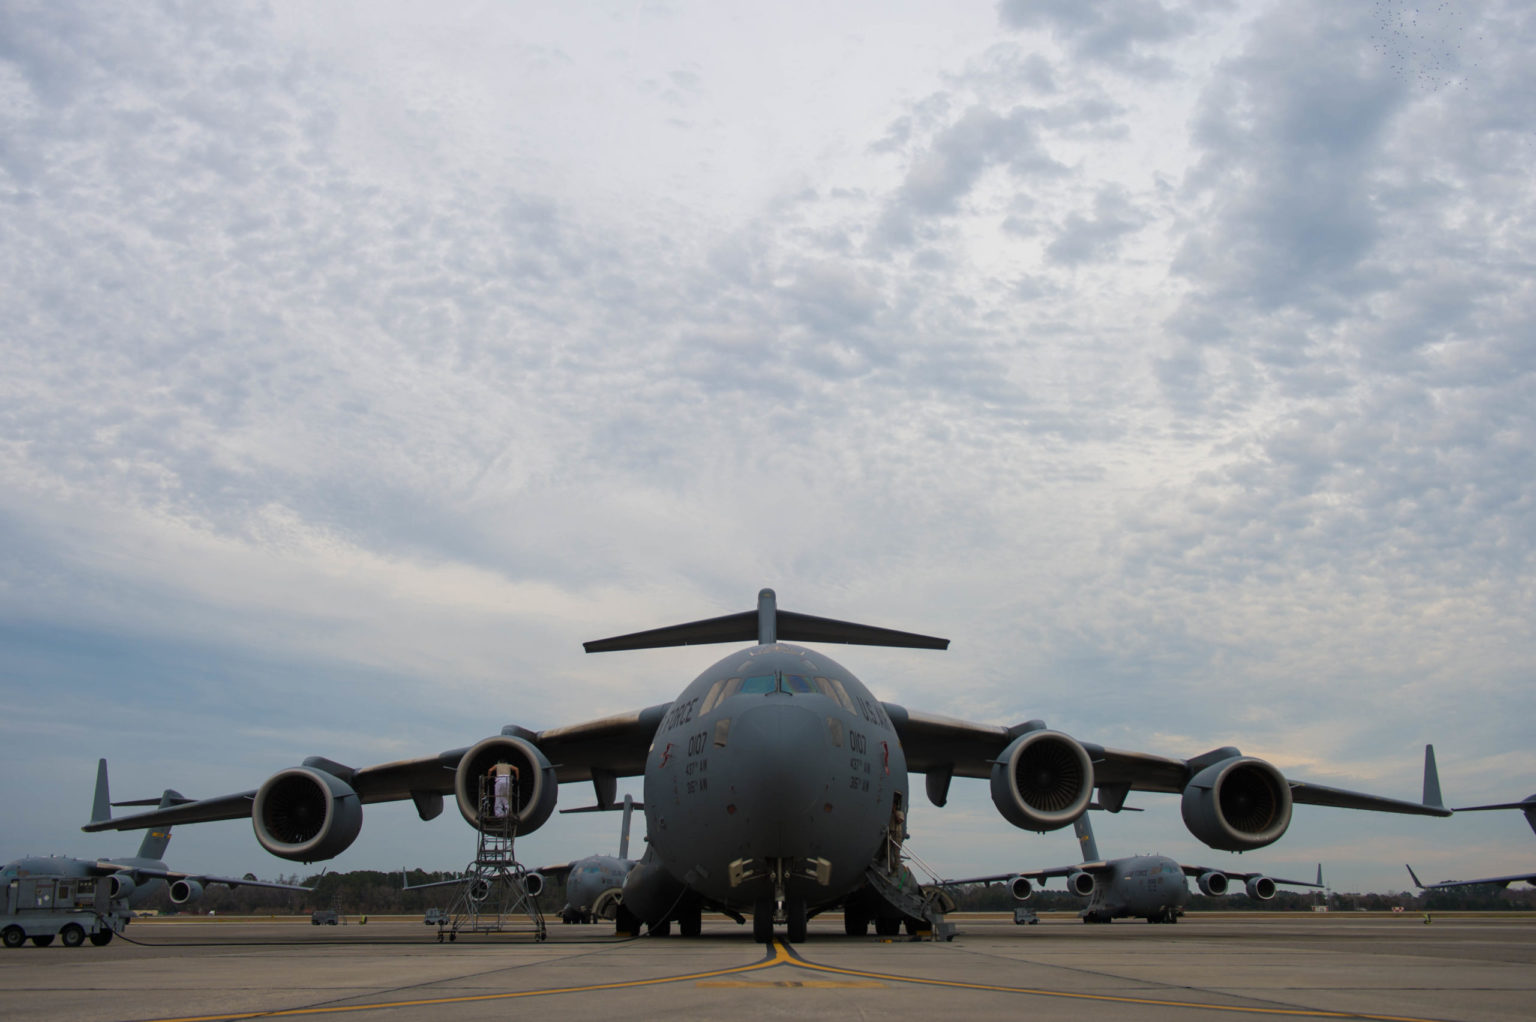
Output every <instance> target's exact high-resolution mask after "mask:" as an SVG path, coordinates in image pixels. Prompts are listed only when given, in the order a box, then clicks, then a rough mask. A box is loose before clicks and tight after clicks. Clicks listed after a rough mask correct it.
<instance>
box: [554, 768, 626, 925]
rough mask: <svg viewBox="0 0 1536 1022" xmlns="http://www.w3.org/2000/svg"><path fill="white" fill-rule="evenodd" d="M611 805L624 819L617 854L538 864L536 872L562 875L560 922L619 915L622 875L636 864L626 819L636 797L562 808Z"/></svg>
mask: <svg viewBox="0 0 1536 1022" xmlns="http://www.w3.org/2000/svg"><path fill="white" fill-rule="evenodd" d="M642 808H643V807H642ZM612 809H618V810H620V811H621V812H623V814H624V822H623V823H622V824H621V825H620V828H619V854H618V855H616V856H615V855H588V856H586V857H585V858H581V859H577V860H576V861H574V862H568V863H562V864H560V865H555V866H540V867H539V868H538V872H539V873H540V874H542V875H544V876H554V877H562V876H563V877H564V878H565V904H564V905H563V906H561V908H560V919H561V921H563V922H567V923H591V922H596V921H597V920H599V919H613V918H615V917H617V915H618V912H619V905H620V904H621V903H622V902H623V900H624V878H625V877H627V876H629V871H630V870H631V869H634V867H635V860H634V859H631V858H630V857H629V823H630V819H631V817H632V815H633V813H634V810H635V800H634V799H633V798H632V797H630V796H629V795H625V796H624V802H623V804H622V805H621V806H591V807H588V808H584V809H567V810H563V811H564V812H570V813H585V812H597V811H607V810H612Z"/></svg>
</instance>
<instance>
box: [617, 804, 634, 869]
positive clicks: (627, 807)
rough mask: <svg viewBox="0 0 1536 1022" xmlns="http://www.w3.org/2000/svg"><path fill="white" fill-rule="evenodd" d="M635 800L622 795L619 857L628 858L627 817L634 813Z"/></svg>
mask: <svg viewBox="0 0 1536 1022" xmlns="http://www.w3.org/2000/svg"><path fill="white" fill-rule="evenodd" d="M634 812H635V800H634V799H633V798H632V797H630V796H629V795H625V796H624V824H623V826H622V827H620V828H619V858H621V859H627V858H629V818H630V817H631V816H632V815H634Z"/></svg>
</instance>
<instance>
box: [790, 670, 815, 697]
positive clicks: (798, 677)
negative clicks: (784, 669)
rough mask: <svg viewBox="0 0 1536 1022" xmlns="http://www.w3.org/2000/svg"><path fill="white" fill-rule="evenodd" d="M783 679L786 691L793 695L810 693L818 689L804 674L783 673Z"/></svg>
mask: <svg viewBox="0 0 1536 1022" xmlns="http://www.w3.org/2000/svg"><path fill="white" fill-rule="evenodd" d="M783 680H784V691H785V692H788V693H790V694H791V695H810V694H811V693H812V692H814V691H816V689H815V686H813V685H812V684H811V679H810V678H807V677H806V676H805V675H803V674H786V675H783Z"/></svg>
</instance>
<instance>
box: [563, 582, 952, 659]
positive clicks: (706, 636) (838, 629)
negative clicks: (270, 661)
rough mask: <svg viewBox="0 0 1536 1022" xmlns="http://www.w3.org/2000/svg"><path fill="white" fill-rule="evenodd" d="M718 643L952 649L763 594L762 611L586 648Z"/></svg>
mask: <svg viewBox="0 0 1536 1022" xmlns="http://www.w3.org/2000/svg"><path fill="white" fill-rule="evenodd" d="M716 642H758V643H771V642H837V643H844V644H848V645H856V646H898V647H903V648H906V649H948V648H949V640H948V639H940V638H937V637H935V636H932V635H918V634H917V633H915V632H902V631H897V630H896V629H893V628H878V627H875V626H874V625H861V624H857V623H855V622H852V621H838V620H835V619H833V618H829V617H815V616H813V615H811V614H797V613H795V612H793V611H788V610H779V609H778V608H777V605H776V602H775V598H774V594H773V590H771V589H764V590H763V591H762V592H761V593H759V594H758V609H757V610H749V611H743V612H742V613H740V614H727V615H725V616H724V617H712V618H706V619H705V620H702V621H689V622H687V623H685V624H680V625H667V626H665V627H662V628H652V629H649V630H647V631H643V632H631V633H630V634H628V635H617V636H614V637H613V638H610V639H594V640H593V641H591V642H584V643H582V648H583V649H584V650H586V651H587V652H588V653H613V652H619V651H621V650H631V649H659V648H661V647H664V646H694V645H708V644H710V643H716Z"/></svg>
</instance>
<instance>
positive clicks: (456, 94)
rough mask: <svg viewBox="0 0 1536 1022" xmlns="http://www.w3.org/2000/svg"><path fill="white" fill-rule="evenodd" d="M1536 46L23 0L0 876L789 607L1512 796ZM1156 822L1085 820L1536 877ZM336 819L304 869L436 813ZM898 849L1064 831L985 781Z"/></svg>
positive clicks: (991, 682)
mask: <svg viewBox="0 0 1536 1022" xmlns="http://www.w3.org/2000/svg"><path fill="white" fill-rule="evenodd" d="M1533 52H1536V8H1532V7H1531V6H1530V5H1529V4H1528V3H1522V2H1514V0H1510V2H1507V3H1506V2H1486V3H1458V2H1446V3H1441V4H1438V5H1427V6H1424V7H1414V6H1413V5H1412V4H1410V3H1404V2H1387V0H1376V2H1373V3H1364V2H1360V3H1348V4H1341V3H1334V2H1325V0H1288V2H1285V3H1278V2H1267V3H1245V2H1236V0H1230V2H1229V0H1192V2H1188V3H1175V2H1172V0H1121V2H1118V3H1098V4H1081V3H1077V2H1067V0H1040V2H1033V3H1031V2H1024V0H1004V2H1002V3H993V2H985V3H983V2H974V3H957V2H954V0H948V2H942V3H940V2H932V3H929V2H919V0H909V2H899V0H898V2H892V0H881V2H878V3H874V2H868V3H853V2H850V3H838V4H827V3H815V4H810V3H794V2H790V3H780V4H773V5H768V6H756V7H747V6H746V5H732V4H720V3H688V2H677V3H656V2H650V0H646V2H626V3H601V2H592V3H582V4H568V3H524V4H518V3H490V2H487V3H473V4H471V3H461V4H433V5H427V6H423V5H419V4H409V3H388V2H381V0H367V2H356V3H342V2H337V3H326V4H313V3H298V2H287V0H275V2H269V3H264V4H240V3H228V4H216V5H210V4H202V3H178V2H166V3H158V4H148V3H144V4H104V3H103V4H94V3H72V2H61V0H46V2H44V0H39V2H35V3H34V2H26V0H0V279H3V281H4V283H3V285H0V360H3V367H0V697H3V701H4V713H3V715H0V749H3V751H0V763H3V768H4V771H3V777H4V783H3V785H0V819H3V820H4V821H5V823H4V828H3V830H0V861H4V860H6V859H9V858H12V857H15V856H18V855H21V854H23V853H67V854H76V855H97V854H123V853H124V852H126V851H128V850H131V848H132V847H134V846H135V845H136V841H137V836H136V835H130V834H108V835H85V834H81V833H80V832H79V830H78V827H79V825H80V824H81V823H83V822H85V819H86V817H87V816H88V810H89V800H90V795H91V785H92V781H93V777H94V770H95V761H96V758H97V757H98V756H106V757H107V758H108V759H109V761H110V763H111V765H112V777H113V791H114V794H115V795H116V796H117V797H120V798H138V797H145V796H147V795H153V794H157V793H158V792H159V791H160V790H161V789H162V788H164V787H166V786H174V787H176V788H178V789H180V790H181V791H183V792H185V793H186V794H188V795H193V796H208V795H214V794H220V793H224V792H228V791H236V790H242V789H245V788H250V787H255V786H256V785H257V784H259V783H260V782H261V781H262V780H263V779H264V778H265V777H267V776H268V775H270V774H271V773H273V772H275V771H276V770H278V769H281V768H283V767H287V766H291V765H294V764H296V763H297V762H298V761H299V760H301V759H302V758H303V757H305V756H307V755H313V754H320V755H325V756H328V757H330V758H332V759H336V760H339V761H342V762H344V763H349V764H352V765H355V766H362V765H367V764H372V763H380V762H385V761H388V760H391V759H395V758H399V757H405V756H415V755H423V754H430V753H435V752H438V751H440V750H443V749H448V748H454V747H458V746H463V745H467V744H470V743H471V742H473V741H476V740H478V739H479V738H482V737H484V736H486V735H489V734H492V733H495V732H496V731H498V730H499V729H500V728H501V726H502V725H503V724H507V723H518V724H521V725H524V726H528V727H533V728H541V727H549V726H555V725H562V724H570V723H575V722H577V721H581V720H585V719H589V718H592V717H596V716H601V715H605V714H608V713H612V712H618V711H622V710H626V709H633V708H638V707H641V706H647V705H651V704H654V703H658V702H664V701H666V700H668V699H670V698H672V697H673V696H674V695H676V694H677V692H678V691H679V690H680V689H681V688H682V687H683V685H684V684H685V683H686V682H688V681H689V680H691V679H692V677H693V676H694V675H695V674H697V673H698V672H699V671H700V670H702V669H703V668H704V667H705V666H707V665H708V664H710V663H711V662H713V660H715V659H716V658H717V657H719V656H722V655H724V653H725V652H726V650H725V649H724V648H716V649H711V648H704V649H699V648H694V649H689V650H667V651H648V652H639V653H624V654H602V655H596V656H587V655H585V654H583V653H582V652H581V647H580V643H581V641H582V640H585V639H593V638H598V637H602V636H606V635H612V634H618V633H621V632H627V631H633V630H636V629H640V628H647V627H653V626H658V625H663V624H670V623H674V622H678V621H686V620H693V619H697V618H702V617H710V616H714V615H717V614H725V613H731V612H735V611H741V610H747V609H750V608H752V607H753V606H754V601H755V595H756V592H757V590H758V589H759V588H760V587H762V586H772V587H774V588H775V589H776V590H777V591H778V594H779V600H780V605H781V606H783V607H785V608H787V609H790V610H797V611H802V612H805V613H811V614H818V615H824V616H830V617H837V618H843V619H850V620H857V621H863V622H867V623H871V624H877V625H883V626H888V627H894V628H902V629H910V630H915V631H922V632H927V633H931V634H938V635H944V636H947V637H949V638H950V639H951V640H952V646H951V649H950V650H949V651H948V652H944V653H936V652H915V651H899V650H884V649H869V648H862V647H833V648H830V649H829V650H828V652H830V653H831V654H832V655H833V656H834V657H835V658H836V659H837V660H838V661H839V662H841V663H842V664H843V665H845V666H846V667H847V668H849V669H850V670H852V671H853V672H854V673H855V674H857V675H858V676H860V677H861V678H862V679H863V680H864V681H865V682H866V684H868V685H869V686H870V687H871V688H872V689H873V690H874V691H875V692H876V694H877V695H879V696H880V697H882V698H884V699H887V700H891V701H895V702H900V703H902V704H905V705H907V706H910V707H913V708H918V709H923V710H928V711H933V712H939V713H945V714H949V715H953V716H958V717H963V718H967V719H972V720H980V721H985V722H989V723H998V724H1010V723H1014V722H1018V721H1022V720H1026V719H1029V718H1033V717H1040V718H1044V719H1045V720H1047V721H1048V722H1050V723H1051V724H1052V725H1053V726H1056V727H1059V728H1061V729H1063V730H1065V731H1067V732H1069V733H1071V734H1074V735H1076V736H1078V737H1081V738H1083V739H1085V740H1089V741H1096V742H1100V743H1102V744H1106V745H1113V746H1118V747H1122V748H1131V749H1140V750H1145V751H1149V752H1156V753H1162V754H1169V755H1180V756H1189V755H1194V754H1197V753H1201V752H1204V751H1206V750H1208V749H1210V748H1213V747H1216V746H1220V745H1226V744H1232V745H1237V746H1239V747H1240V748H1242V750H1243V751H1244V752H1247V753H1250V754H1257V755H1262V756H1265V757H1268V758H1270V759H1272V760H1273V761H1274V762H1275V763H1276V764H1277V765H1278V766H1280V767H1281V768H1282V769H1283V770H1285V771H1286V772H1287V773H1288V774H1290V775H1292V776H1296V777H1300V778H1302V779H1307V780H1313V781H1317V782H1320V783H1324V784H1333V785H1341V786H1347V787H1357V788H1362V789H1366V790H1371V791H1375V792H1378V793H1382V794H1387V795H1393V796H1398V797H1409V798H1415V797H1417V795H1418V793H1419V784H1420V763H1421V756H1422V751H1423V746H1424V744H1425V743H1426V742H1434V743H1435V745H1436V748H1437V751H1438V754H1439V760H1440V766H1441V772H1442V778H1443V782H1444V787H1445V792H1446V796H1447V798H1448V799H1449V800H1450V801H1451V802H1452V804H1468V803H1472V802H1478V801H1496V800H1498V801H1502V800H1507V799H1513V798H1520V797H1523V796H1524V795H1526V794H1528V793H1530V792H1532V791H1536V751H1533V749H1532V727H1533V725H1532V721H1533V719H1536V696H1533V682H1536V634H1533V625H1532V621H1533V618H1536V587H1533V581H1532V580H1533V578H1536V571H1533V569H1536V564H1533V545H1536V454H1533V452H1536V283H1533V281H1536V265H1533V264H1536V205H1533V201H1532V200H1533V195H1536V177H1533V175H1532V173H1531V167H1532V165H1533V163H1536V114H1533V111H1536V64H1533V62H1532V61H1531V59H1530V55H1531V54H1532V53H1533ZM914 780H915V782H916V783H917V785H918V786H919V790H920V784H921V779H920V778H915V779H914ZM620 790H621V792H622V791H625V790H629V791H633V793H634V794H636V795H637V796H638V795H639V794H640V783H639V780H638V779H634V780H631V781H630V782H628V783H627V784H626V785H624V786H623V787H621V789H620ZM590 800H591V793H590V790H589V789H587V788H584V787H581V786H569V787H567V788H565V789H564V790H562V792H561V804H562V805H565V806H576V805H585V804H588V803H589V802H590ZM1132 802H1133V804H1139V805H1141V806H1143V807H1144V808H1145V809H1146V810H1147V811H1146V812H1144V813H1141V814H1133V815H1129V816H1120V817H1116V818H1110V819H1100V820H1098V821H1097V822H1098V827H1099V836H1100V845H1101V849H1102V850H1103V851H1104V852H1105V853H1106V854H1115V853H1121V852H1124V853H1130V852H1134V851H1153V850H1156V851H1162V852H1165V853H1168V854H1171V855H1175V856H1177V857H1180V858H1182V859H1183V860H1184V861H1195V862H1204V863H1208V864H1213V865H1225V866H1229V867H1231V868H1236V867H1244V868H1248V869H1269V870H1272V871H1274V872H1277V873H1280V874H1281V875H1298V874H1299V875H1300V876H1303V877H1306V876H1310V874H1311V871H1312V868H1313V865H1312V864H1314V863H1316V862H1318V861H1321V862H1322V863H1323V865H1324V870H1325V874H1326V875H1327V877H1328V880H1329V882H1330V884H1331V885H1332V886H1334V887H1336V888H1338V889H1340V890H1399V889H1402V888H1403V887H1405V886H1407V875H1406V873H1405V872H1404V871H1403V868H1402V863H1403V862H1404V860H1405V859H1406V860H1407V861H1411V862H1412V863H1413V864H1414V866H1415V867H1416V868H1418V869H1420V872H1421V875H1424V876H1426V879H1428V878H1429V877H1434V878H1437V879H1439V878H1446V877H1454V876H1460V877H1468V876H1474V875H1486V874H1487V873H1501V872H1509V871H1512V870H1526V869H1530V868H1531V867H1532V865H1533V864H1536V839H1533V836H1532V835H1531V833H1530V832H1529V830H1528V829H1527V828H1526V826H1525V824H1524V821H1523V820H1521V819H1520V818H1519V817H1518V816H1516V815H1512V814H1472V815H1469V816H1466V817H1459V818H1454V819H1451V820H1431V819H1417V818H1399V817H1391V816H1380V815H1375V814H1354V813H1347V812H1343V811H1340V810H1333V809H1319V808H1309V807H1298V809H1297V811H1296V814H1295V820H1294V823H1293V826H1292V828H1291V832H1290V833H1289V834H1288V835H1287V836H1286V837H1285V838H1283V839H1282V840H1281V841H1280V842H1279V843H1278V844H1276V845H1274V846H1272V847H1270V848H1268V849H1266V850H1263V851H1261V852H1255V853H1250V854H1248V855H1245V856H1243V857H1242V858H1241V859H1238V858H1237V857H1235V856H1229V855H1225V854H1223V853H1217V852H1212V851H1209V850H1207V849H1205V848H1204V846H1203V845H1201V844H1199V842H1198V841H1196V840H1195V839H1194V838H1193V837H1191V836H1190V835H1189V834H1188V833H1187V832H1186V831H1185V830H1184V828H1183V825H1182V822H1181V820H1180V817H1179V811H1178V800H1177V798H1176V797H1173V796H1167V795H1140V796H1135V797H1133V799H1132ZM366 815H367V821H366V823H365V826H364V828H363V833H362V835H361V837H360V838H359V839H358V841H357V843H356V844H355V845H354V846H353V847H352V849H351V850H350V851H349V852H347V853H346V854H345V855H344V856H342V857H341V858H339V859H337V860H335V863H334V866H333V868H341V869H349V868H381V869H387V868H395V867H399V866H402V865H407V866H423V867H428V868H452V867H457V866H460V865H462V864H463V863H464V862H465V861H466V860H467V859H468V858H470V856H471V853H472V851H473V841H472V832H471V831H470V830H469V829H468V828H467V827H466V826H465V825H464V823H463V821H462V820H461V819H460V818H459V817H458V815H457V814H456V813H455V812H453V810H452V809H451V808H450V809H449V810H448V811H447V812H445V814H444V815H443V817H441V818H440V819H438V820H437V821H434V822H433V823H430V824H423V823H420V822H419V821H417V820H416V818H415V814H414V811H413V810H412V809H411V807H410V806H409V805H408V804H406V805H391V806H370V807H369V808H368V810H367V814H366ZM911 827H912V831H913V840H912V846H913V848H914V849H915V850H916V851H918V852H919V853H920V854H921V855H922V856H923V857H924V858H925V859H927V860H928V861H929V862H931V863H933V864H934V865H936V866H938V867H940V868H941V869H942V870H943V871H944V872H946V873H948V874H949V875H957V874H962V873H969V872H975V871H982V872H994V871H998V870H1003V869H1007V868H1009V867H1010V866H1020V867H1022V866H1046V865H1053V864H1057V863H1062V862H1069V861H1073V859H1075V857H1076V842H1075V841H1074V839H1073V838H1072V836H1071V833H1070V831H1065V832H1061V833H1057V834H1051V835H1046V836H1043V837H1040V836H1034V835H1030V834H1026V833H1024V832H1022V831H1017V830H1015V829H1014V828H1012V827H1011V826H1010V825H1008V824H1007V823H1006V822H1004V821H1003V820H1002V818H1001V817H1000V816H999V815H998V814H997V812H996V811H995V810H994V809H993V808H992V806H991V802H990V799H989V798H988V796H987V793H986V786H985V784H984V783H982V782H964V781H957V782H956V784H955V789H954V792H953V799H952V803H951V805H950V806H949V807H948V808H946V809H944V810H938V809H934V808H932V807H930V806H928V805H927V803H926V802H922V801H919V803H918V805H917V807H916V809H915V811H914V812H913V814H912V817H911ZM617 832H618V821H617V820H616V819H613V818H607V817H594V816H574V817H556V818H555V819H554V820H552V821H551V822H550V823H549V824H548V825H547V826H546V827H545V828H544V829H543V830H542V831H540V832H538V833H537V834H536V835H534V836H532V837H528V838H526V839H525V840H524V842H523V844H522V845H521V846H520V850H521V851H522V856H523V858H525V859H531V860H534V861H543V860H556V861H558V860H561V859H565V858H569V857H572V856H575V855H580V854H584V853H587V852H595V851H605V852H606V851H610V850H612V848H613V846H614V845H615V843H616V841H617ZM169 858H170V861H171V863H172V865H174V866H177V867H179V868H187V869H200V870H205V871H218V872H236V873H238V872H244V871H246V870H252V871H254V872H256V873H257V874H259V875H262V876H272V875H275V874H276V873H278V872H291V871H293V870H295V869H297V868H299V867H296V866H295V865H294V864H290V863H288V862H286V861H284V860H280V859H276V858H273V857H271V856H269V855H267V854H266V853H265V852H263V851H261V850H260V848H259V847H258V846H257V845H256V843H255V840H254V838H253V837H252V835H251V833H250V828H249V825H248V824H246V823H243V822H230V823H221V824H210V825H205V826H197V827H183V828H178V829H177V837H176V840H175V841H173V842H172V845H171V848H170V852H169Z"/></svg>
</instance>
